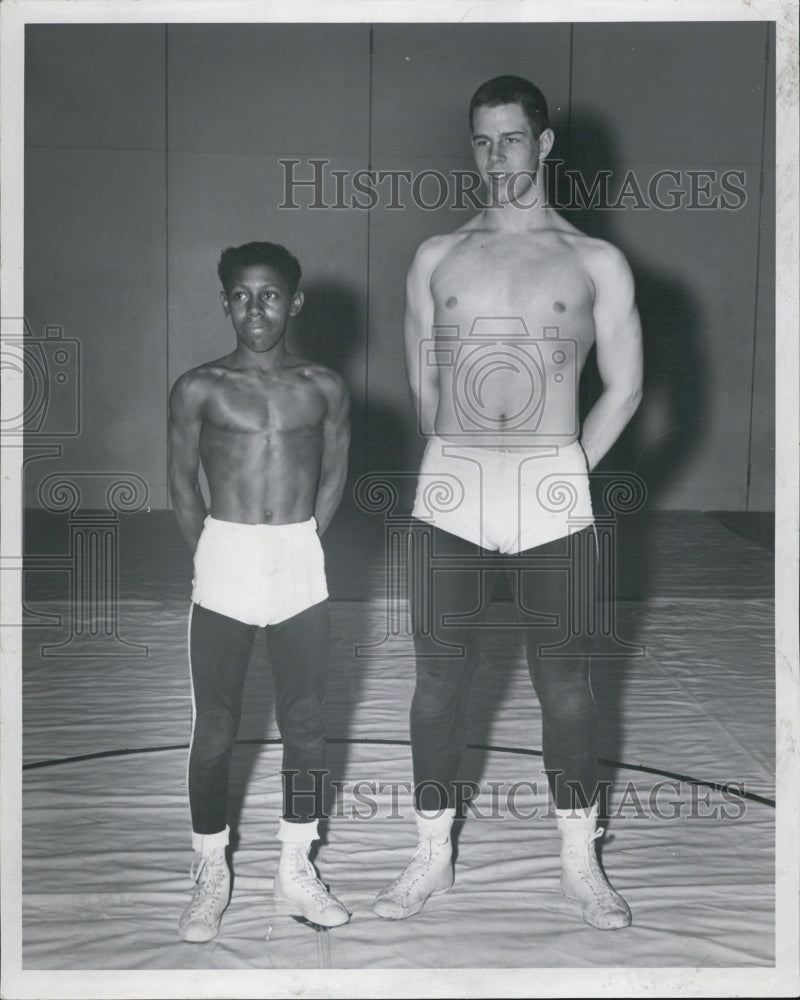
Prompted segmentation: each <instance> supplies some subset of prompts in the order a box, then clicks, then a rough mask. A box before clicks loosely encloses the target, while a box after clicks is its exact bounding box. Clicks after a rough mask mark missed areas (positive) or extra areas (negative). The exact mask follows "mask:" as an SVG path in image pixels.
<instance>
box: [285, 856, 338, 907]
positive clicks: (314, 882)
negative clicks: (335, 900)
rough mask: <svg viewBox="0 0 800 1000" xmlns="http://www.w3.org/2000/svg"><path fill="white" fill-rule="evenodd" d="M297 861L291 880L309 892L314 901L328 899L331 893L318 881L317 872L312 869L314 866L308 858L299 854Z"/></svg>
mask: <svg viewBox="0 0 800 1000" xmlns="http://www.w3.org/2000/svg"><path fill="white" fill-rule="evenodd" d="M297 861H298V864H297V867H296V868H295V869H294V871H293V872H292V874H291V876H290V877H291V880H292V882H294V884H295V885H297V886H299V887H300V888H301V889H303V890H304V891H305V892H307V893H309V894H310V895H311V897H312V898H313V899H314V900H315V902H322V901H325V900H329V899H330V898H331V894H330V893H329V892H328V890H327V889H326V888H325V886H324V885H323V884H322V882H320V880H319V878H318V876H317V873H316V871H315V870H314V866H313V865H312V864H311V862H310V861H309V860H308V858H307V857H304V856H303V855H299V856H298V859H297Z"/></svg>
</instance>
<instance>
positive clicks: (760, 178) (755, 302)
mask: <svg viewBox="0 0 800 1000" xmlns="http://www.w3.org/2000/svg"><path fill="white" fill-rule="evenodd" d="M764 27H765V29H766V39H765V43H764V92H763V96H762V103H761V156H760V163H759V166H760V170H759V174H758V212H757V215H756V222H757V231H756V281H755V294H754V295H753V353H752V356H751V359H750V419H749V423H748V428H747V484H746V492H745V510H750V479H751V466H750V463H751V460H752V449H753V413H754V411H755V382H756V342H757V338H758V298H759V296H758V288H759V280H760V278H761V221H762V214H761V212H762V206H763V202H764V145H765V142H766V133H767V94H768V93H769V22H768V23H767V24H766V25H765V26H764Z"/></svg>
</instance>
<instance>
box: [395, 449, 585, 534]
mask: <svg viewBox="0 0 800 1000" xmlns="http://www.w3.org/2000/svg"><path fill="white" fill-rule="evenodd" d="M413 514H414V517H416V518H419V520H421V521H426V522H428V523H429V524H433V525H434V526H435V527H437V528H441V529H442V530H443V531H449V532H450V534H452V535H458V537H459V538H463V539H465V540H466V541H469V542H474V543H475V544H476V545H480V546H481V548H484V549H489V550H492V551H495V552H497V551H499V552H504V553H515V552H523V551H524V550H525V549H532V548H535V547H536V546H537V545H544V544H545V543H546V542H552V541H554V540H555V539H557V538H563V537H564V536H566V535H570V534H572V533H573V532H575V531H580V530H581V529H582V528H585V527H587V526H588V525H590V524H593V523H594V517H593V514H592V498H591V495H590V493H589V470H588V466H587V464H586V456H585V455H584V452H583V448H581V446H580V444H579V443H578V442H577V441H574V442H573V443H572V444H568V445H558V446H555V445H554V446H553V447H545V448H537V449H531V448H524V449H509V450H507V451H499V450H497V449H491V448H482V447H476V446H473V445H469V446H467V445H459V444H454V443H452V442H450V441H445V440H443V439H442V438H439V437H432V438H431V439H430V440H429V442H428V446H427V447H426V449H425V454H424V455H423V457H422V465H421V466H420V470H419V480H418V482H417V495H416V499H415V501H414V510H413Z"/></svg>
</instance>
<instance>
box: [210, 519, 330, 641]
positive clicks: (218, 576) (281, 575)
mask: <svg viewBox="0 0 800 1000" xmlns="http://www.w3.org/2000/svg"><path fill="white" fill-rule="evenodd" d="M327 596H328V587H327V584H326V582H325V557H324V555H323V552H322V545H321V544H320V540H319V535H318V534H317V522H316V521H315V520H314V518H313V517H312V518H311V519H310V520H308V521H300V522H297V523H295V524H238V523H236V522H234V521H217V520H215V519H214V518H213V517H207V518H206V520H205V526H204V527H203V532H202V534H201V535H200V541H199V542H198V543H197V551H196V552H195V554H194V580H193V587H192V601H193V602H194V603H195V604H199V605H200V606H201V607H203V608H207V609H208V610H209V611H216V612H218V613H219V614H221V615H226V616H227V617H228V618H235V619H236V620H237V621H240V622H245V623H246V624H247V625H259V626H261V627H263V626H265V625H277V624H278V622H282V621H285V620H286V619H287V618H292V617H293V616H294V615H298V614H300V612H301V611H305V610H306V608H310V607H311V606H312V605H314V604H319V602H320V601H324V600H325V599H326V598H327Z"/></svg>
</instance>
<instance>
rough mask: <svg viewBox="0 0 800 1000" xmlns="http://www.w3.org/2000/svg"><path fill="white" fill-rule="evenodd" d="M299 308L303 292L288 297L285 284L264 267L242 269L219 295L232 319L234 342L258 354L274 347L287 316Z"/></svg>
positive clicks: (282, 333)
mask: <svg viewBox="0 0 800 1000" xmlns="http://www.w3.org/2000/svg"><path fill="white" fill-rule="evenodd" d="M302 305H303V293H302V292H295V293H294V295H291V294H290V293H289V289H288V287H287V285H286V281H285V280H284V279H283V278H282V277H281V276H280V275H279V274H278V272H277V271H275V270H274V269H273V268H271V267H268V266H267V265H266V264H253V265H252V266H250V267H243V268H241V269H240V270H239V271H237V272H236V273H235V274H234V276H233V281H232V282H231V284H230V286H229V287H228V288H227V289H225V291H223V292H222V309H223V312H224V313H225V315H226V316H230V318H231V322H232V323H233V328H234V330H235V331H236V339H237V340H238V341H239V343H240V344H242V345H243V346H244V347H246V348H248V349H249V350H251V351H254V352H255V353H257V354H263V353H264V352H266V351H270V350H272V348H273V347H275V345H276V344H277V343H278V342H279V341H280V340H281V338H282V337H283V335H284V333H285V332H286V323H287V321H288V319H289V317H290V316H296V315H297V313H299V312H300V308H301V306H302Z"/></svg>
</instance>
